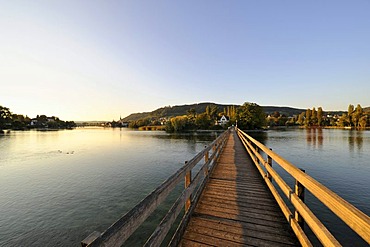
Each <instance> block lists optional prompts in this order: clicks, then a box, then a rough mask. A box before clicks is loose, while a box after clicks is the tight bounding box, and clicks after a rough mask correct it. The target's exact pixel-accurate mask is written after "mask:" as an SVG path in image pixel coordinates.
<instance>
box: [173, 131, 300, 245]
mask: <svg viewBox="0 0 370 247" xmlns="http://www.w3.org/2000/svg"><path fill="white" fill-rule="evenodd" d="M180 246H299V242H298V240H297V238H296V236H295V235H294V233H293V232H292V230H291V228H290V227H289V225H288V223H287V221H286V219H285V217H284V216H283V214H282V212H281V210H280V208H279V206H278V205H277V203H276V201H275V199H274V198H273V196H272V195H271V193H270V191H269V190H268V188H267V186H266V184H265V182H264V181H263V179H262V178H261V175H260V174H259V172H258V170H257V169H256V167H255V166H254V164H253V163H252V161H251V159H250V158H249V156H248V154H247V152H246V151H245V149H244V147H243V145H242V143H241V141H240V140H239V138H238V137H237V135H236V133H235V131H232V133H231V134H230V136H229V139H228V141H227V144H226V146H225V148H224V149H223V151H222V154H221V156H220V158H219V160H218V162H217V166H216V167H215V170H214V171H213V173H212V174H211V176H210V180H209V181H208V183H207V185H206V187H205V189H204V191H203V194H202V195H201V198H200V200H199V202H198V205H197V206H196V208H195V211H194V213H193V215H192V217H191V219H190V222H189V224H188V226H187V228H186V231H185V233H184V235H183V237H182V240H181V242H180Z"/></svg>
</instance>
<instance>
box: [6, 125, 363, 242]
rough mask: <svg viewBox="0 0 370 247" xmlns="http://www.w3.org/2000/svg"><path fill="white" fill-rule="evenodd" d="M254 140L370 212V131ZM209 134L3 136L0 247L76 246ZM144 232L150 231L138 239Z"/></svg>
mask: <svg viewBox="0 0 370 247" xmlns="http://www.w3.org/2000/svg"><path fill="white" fill-rule="evenodd" d="M252 135H253V136H254V137H256V138H257V139H258V140H260V141H261V142H263V143H264V144H265V145H267V146H268V147H271V148H273V150H274V151H275V152H277V153H278V154H280V155H281V156H283V157H285V158H286V159H288V160H289V161H291V162H292V163H293V164H295V165H297V166H298V167H300V168H302V169H305V170H306V173H307V174H309V175H310V176H312V177H314V178H315V179H317V180H318V181H319V182H321V183H323V184H324V185H325V186H327V187H328V188H329V189H331V190H333V191H334V192H336V193H337V194H339V195H340V196H341V197H343V198H344V199H346V200H347V201H349V202H350V203H352V204H353V205H355V206H356V207H357V208H359V209H360V210H362V211H363V212H364V213H366V214H367V215H369V214H370V194H369V189H370V182H369V181H370V180H369V177H370V132H369V131H349V130H327V129H324V130H321V129H309V130H305V129H291V130H286V131H268V132H264V133H258V134H257V133H252ZM216 137H217V133H214V132H213V133H197V134H179V135H174V134H167V133H165V132H143V131H132V130H128V129H103V128H79V129H76V130H65V131H45V132H40V131H24V132H21V131H20V132H18V131H13V132H10V133H7V134H5V135H1V136H0V246H78V245H79V244H80V241H81V240H82V239H84V238H85V237H86V236H87V235H89V234H90V233H91V232H92V231H103V230H104V229H105V228H107V227H108V226H109V225H110V224H112V223H113V222H114V221H115V220H117V219H118V218H119V217H120V216H121V215H123V214H124V213H126V212H127V211H128V210H129V209H131V208H132V207H133V206H134V205H135V204H136V203H138V202H139V201H140V200H141V199H143V198H144V197H145V196H146V195H147V194H148V193H150V192H151V191H152V190H153V189H155V188H156V187H157V186H158V185H159V184H160V183H161V182H163V181H164V180H165V179H166V178H167V177H168V176H170V175H171V174H172V173H173V172H175V171H176V170H178V169H179V168H180V167H181V166H182V165H183V163H184V161H185V160H189V159H191V158H192V157H193V156H194V155H195V154H196V153H198V152H199V151H201V150H202V149H203V148H204V146H205V145H207V144H209V143H210V142H212V140H214V139H215V138H216ZM277 169H278V168H277ZM278 171H279V172H280V173H282V175H283V176H285V174H284V172H283V171H281V170H279V169H278ZM287 180H288V182H289V183H291V184H292V183H294V181H293V180H292V179H291V180H289V177H288V176H287ZM311 197H312V196H311V195H310V194H309V193H307V197H306V198H307V201H308V202H307V204H309V206H310V207H311V206H312V207H313V209H314V212H315V213H316V214H317V215H318V217H319V218H320V219H322V220H323V222H324V223H325V224H329V225H331V226H333V225H334V228H331V227H330V229H331V230H332V229H333V230H332V232H333V234H334V235H335V236H336V237H337V238H338V240H340V241H341V243H342V244H343V245H346V246H354V245H357V246H367V244H366V243H365V242H364V241H363V240H361V239H359V238H358V237H356V236H355V235H354V234H353V233H352V232H351V230H348V229H347V228H346V227H345V226H342V225H343V224H342V223H341V222H340V220H335V218H334V217H333V216H332V215H331V213H330V212H328V211H327V210H325V209H324V208H323V207H322V205H320V203H319V202H317V201H315V200H314V199H312V198H311ZM153 221H158V219H153ZM148 225H149V228H151V227H152V226H151V224H150V223H149V224H148ZM147 234H148V230H147V229H144V230H141V232H140V233H139V235H147ZM142 239H143V237H140V240H138V239H132V240H131V242H130V243H131V245H134V244H135V243H140V244H141V243H142V241H143V240H142Z"/></svg>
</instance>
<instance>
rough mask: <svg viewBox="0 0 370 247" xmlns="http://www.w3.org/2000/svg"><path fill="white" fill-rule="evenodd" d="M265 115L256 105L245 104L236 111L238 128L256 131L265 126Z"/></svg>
mask: <svg viewBox="0 0 370 247" xmlns="http://www.w3.org/2000/svg"><path fill="white" fill-rule="evenodd" d="M265 119H266V114H265V112H264V111H263V108H262V107H261V106H259V105H257V104H256V103H249V102H246V103H244V104H243V105H242V106H240V107H239V108H238V109H237V120H238V128H240V129H256V128H262V127H263V126H264V125H265Z"/></svg>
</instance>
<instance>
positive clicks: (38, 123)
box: [0, 105, 76, 132]
mask: <svg viewBox="0 0 370 247" xmlns="http://www.w3.org/2000/svg"><path fill="white" fill-rule="evenodd" d="M75 127H76V124H75V122H74V121H63V120H60V119H59V118H58V117H55V116H52V117H48V116H46V115H37V116H36V117H35V118H30V117H28V116H27V115H26V116H24V115H22V114H14V113H12V112H11V111H10V109H9V108H7V107H3V106H1V105H0V132H3V131H4V130H29V129H41V130H54V129H72V128H75Z"/></svg>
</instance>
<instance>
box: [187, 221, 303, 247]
mask: <svg viewBox="0 0 370 247" xmlns="http://www.w3.org/2000/svg"><path fill="white" fill-rule="evenodd" d="M188 229H189V231H193V232H197V233H200V234H205V235H215V236H216V237H218V238H222V239H226V240H231V241H235V242H238V243H244V244H251V245H255V246H261V244H262V245H266V246H288V245H292V246H295V245H296V242H295V241H291V239H290V238H289V237H287V236H284V235H277V234H272V233H266V232H260V231H254V230H250V229H248V230H247V229H244V228H243V227H242V225H238V224H235V225H230V224H223V223H222V222H215V221H213V222H212V221H209V220H204V219H202V218H195V220H194V221H192V222H191V223H190V224H189V227H188Z"/></svg>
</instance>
